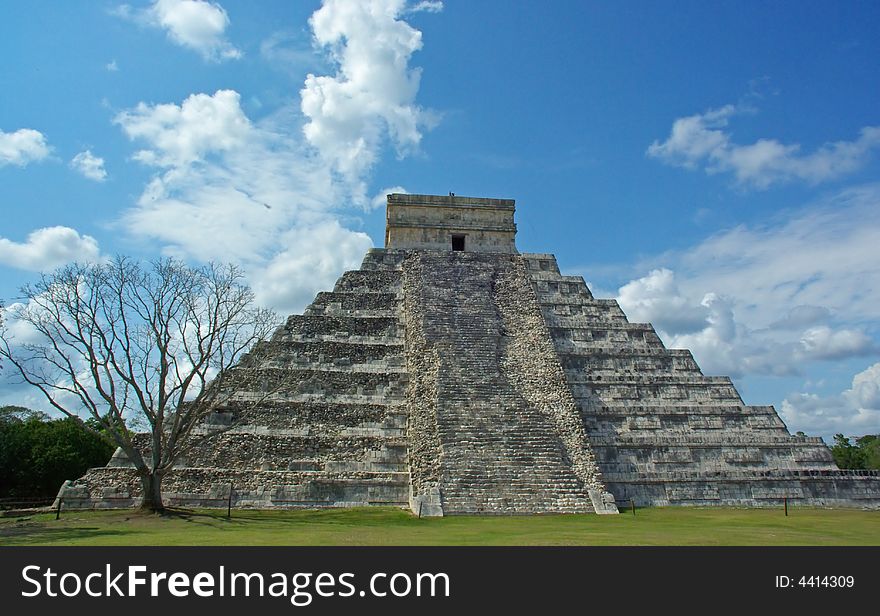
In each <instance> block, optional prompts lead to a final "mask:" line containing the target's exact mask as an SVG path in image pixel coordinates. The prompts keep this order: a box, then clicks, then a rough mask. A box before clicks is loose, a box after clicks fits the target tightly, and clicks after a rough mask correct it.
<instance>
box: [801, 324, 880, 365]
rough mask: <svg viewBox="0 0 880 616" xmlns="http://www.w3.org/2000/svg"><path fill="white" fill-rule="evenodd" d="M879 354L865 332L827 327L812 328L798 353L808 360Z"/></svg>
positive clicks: (803, 336) (806, 334) (803, 335)
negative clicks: (835, 329)
mask: <svg viewBox="0 0 880 616" xmlns="http://www.w3.org/2000/svg"><path fill="white" fill-rule="evenodd" d="M876 352H877V345H876V344H874V341H873V340H872V339H871V337H870V336H868V335H866V334H865V332H863V331H859V330H854V329H841V330H838V331H834V330H832V329H831V328H830V327H828V326H826V325H820V326H818V327H811V328H810V329H808V330H806V331H805V332H804V333H803V334H802V335H801V339H800V349H798V353H799V355H800V356H802V357H804V358H806V359H842V358H845V357H858V356H860V355H869V354H871V353H876Z"/></svg>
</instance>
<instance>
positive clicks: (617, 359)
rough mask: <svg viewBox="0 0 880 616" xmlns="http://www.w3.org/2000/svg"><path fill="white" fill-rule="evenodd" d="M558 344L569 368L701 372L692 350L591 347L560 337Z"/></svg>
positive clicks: (601, 371)
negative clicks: (561, 339) (691, 352)
mask: <svg viewBox="0 0 880 616" xmlns="http://www.w3.org/2000/svg"><path fill="white" fill-rule="evenodd" d="M581 344H582V343H581ZM556 348H557V353H558V355H559V359H560V361H561V362H562V366H563V368H564V369H565V370H566V372H577V373H590V374H596V375H603V376H613V375H616V374H620V373H637V374H642V375H657V376H661V375H668V376H679V375H681V376H700V375H702V372H700V367H699V366H698V365H697V362H695V361H694V358H693V357H692V356H691V354H690V352H689V351H682V350H678V349H673V350H667V349H657V348H647V349H646V348H631V347H621V346H612V345H608V346H603V347H600V348H598V349H592V350H591V349H588V348H586V347H584V346H579V343H576V342H571V341H569V340H565V341H561V342H560V341H557V344H556Z"/></svg>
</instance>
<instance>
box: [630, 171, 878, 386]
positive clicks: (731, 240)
mask: <svg viewBox="0 0 880 616" xmlns="http://www.w3.org/2000/svg"><path fill="white" fill-rule="evenodd" d="M642 267H645V269H649V268H650V271H649V273H648V274H647V275H646V276H644V277H642V278H639V279H636V280H632V281H630V282H628V283H627V284H625V285H623V286H621V288H620V290H619V291H618V294H617V295H618V301H619V302H620V304H621V307H622V308H623V309H624V311H625V312H626V313H627V315H628V316H629V317H630V318H631V319H633V320H638V321H648V322H652V323H654V324H655V326H656V327H657V329H658V333H659V334H660V336H661V337H662V338H663V340H664V342H665V343H666V344H667V345H668V346H671V347H679V348H689V349H691V350H692V351H693V352H694V356H695V357H696V359H697V361H698V362H699V363H700V365H701V366H702V367H703V368H704V369H705V370H706V371H707V372H709V373H715V374H732V375H747V374H794V373H798V372H801V371H803V370H804V368H805V367H807V366H808V365H809V364H810V363H812V362H816V361H825V360H840V359H843V358H852V357H861V356H865V355H872V354H877V353H878V352H880V349H878V344H877V342H876V341H875V339H874V338H875V337H876V333H877V332H876V328H877V323H876V320H877V306H878V305H880V185H868V186H863V187H860V188H856V189H850V190H847V191H843V192H841V193H840V194H838V195H836V196H834V197H832V198H829V199H826V200H824V201H822V202H820V203H817V204H814V205H813V206H811V207H808V208H805V209H803V210H800V211H799V212H795V213H793V214H792V215H790V216H789V217H788V218H787V219H784V220H777V221H776V222H775V223H774V224H771V225H765V226H762V227H746V226H739V227H736V228H734V229H730V230H728V231H725V232H722V233H719V234H717V235H714V236H712V237H709V238H707V239H706V240H704V241H703V242H701V243H699V244H698V245H696V246H694V247H692V248H690V249H687V250H684V251H681V252H676V253H667V254H665V255H661V256H659V257H656V258H654V259H651V260H649V261H648V263H646V264H645V265H643V266H642ZM866 328H867V329H866ZM872 328H873V329H872Z"/></svg>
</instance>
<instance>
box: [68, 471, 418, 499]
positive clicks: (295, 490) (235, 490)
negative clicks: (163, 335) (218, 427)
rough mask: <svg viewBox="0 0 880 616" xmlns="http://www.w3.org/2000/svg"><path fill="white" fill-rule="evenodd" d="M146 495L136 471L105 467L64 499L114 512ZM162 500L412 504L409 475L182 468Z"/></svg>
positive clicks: (74, 484)
mask: <svg viewBox="0 0 880 616" xmlns="http://www.w3.org/2000/svg"><path fill="white" fill-rule="evenodd" d="M141 493H142V492H141V484H140V481H139V479H138V478H137V475H136V474H135V472H134V470H132V469H128V468H111V467H104V468H93V469H90V470H89V471H88V472H87V473H86V475H85V476H84V477H82V478H80V479H78V480H77V481H75V482H67V483H66V484H65V485H64V486H62V488H61V491H60V492H59V494H58V496H59V498H61V499H63V502H64V507H65V508H70V509H109V508H119V507H137V506H138V505H139V503H140V500H141ZM162 498H163V501H164V503H165V505H166V506H170V507H198V508H225V507H227V506H232V507H234V508H254V509H291V508H309V509H311V508H316V507H365V506H385V507H388V506H392V507H404V506H406V505H407V504H408V499H409V474H408V473H405V472H364V471H358V472H328V473H316V472H310V471H261V470H252V469H248V470H235V469H224V468H189V467H180V468H175V469H173V470H172V471H171V472H170V473H169V474H168V475H167V476H166V477H165V479H164V481H163V490H162Z"/></svg>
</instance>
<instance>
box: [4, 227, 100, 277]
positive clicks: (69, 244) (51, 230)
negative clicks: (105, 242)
mask: <svg viewBox="0 0 880 616" xmlns="http://www.w3.org/2000/svg"><path fill="white" fill-rule="evenodd" d="M99 256H100V254H99V250H98V242H97V241H96V240H95V238H93V237H91V236H88V235H80V234H79V233H78V232H77V231H76V230H75V229H71V228H70V227H45V228H43V229H37V230H36V231H33V232H31V233H30V234H29V235H28V237H27V241H26V242H23V243H18V242H13V241H11V240H8V239H6V238H0V263H2V264H4V265H8V266H10V267H15V268H18V269H24V270H30V271H35V272H39V271H46V270H51V269H54V268H56V267H59V266H61V265H65V264H66V263H70V262H72V261H96V260H98V258H99Z"/></svg>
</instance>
